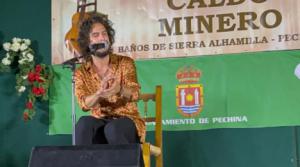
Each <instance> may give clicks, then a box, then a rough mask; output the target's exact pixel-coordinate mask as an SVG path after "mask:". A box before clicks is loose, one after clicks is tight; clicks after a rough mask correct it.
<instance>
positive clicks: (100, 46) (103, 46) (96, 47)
mask: <svg viewBox="0 0 300 167" xmlns="http://www.w3.org/2000/svg"><path fill="white" fill-rule="evenodd" d="M89 49H90V51H91V53H92V54H93V55H94V56H97V57H99V58H104V57H106V56H107V55H108V54H109V52H110V50H111V45H110V43H109V41H102V42H100V43H95V44H90V45H89Z"/></svg>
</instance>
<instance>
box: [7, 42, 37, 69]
mask: <svg viewBox="0 0 300 167" xmlns="http://www.w3.org/2000/svg"><path fill="white" fill-rule="evenodd" d="M30 44H31V41H30V40H29V39H21V38H16V37H15V38H13V39H12V42H6V43H4V44H3V49H4V50H5V51H7V53H6V57H4V58H3V59H2V64H3V65H6V66H8V65H10V64H11V63H12V61H13V57H12V54H14V52H15V53H20V55H19V61H18V63H19V64H24V63H30V62H32V61H33V54H32V52H31V49H30V48H29V45H30Z"/></svg>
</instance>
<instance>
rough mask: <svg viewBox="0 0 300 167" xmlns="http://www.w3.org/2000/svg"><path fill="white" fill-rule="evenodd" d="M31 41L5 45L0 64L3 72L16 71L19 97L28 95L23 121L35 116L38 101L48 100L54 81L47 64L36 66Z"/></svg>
mask: <svg viewBox="0 0 300 167" xmlns="http://www.w3.org/2000/svg"><path fill="white" fill-rule="evenodd" d="M30 45H31V41H30V40H29V39H20V38H13V39H12V41H11V42H6V43H4V44H3V49H4V50H5V51H6V54H5V57H4V58H3V59H2V61H1V63H0V71H1V72H9V71H10V70H11V69H16V90H17V92H18V95H21V94H23V93H28V95H27V99H26V105H25V109H24V112H23V119H24V120H25V121H27V120H30V119H32V118H33V116H34V115H35V109H34V108H35V107H34V106H35V102H36V99H40V100H48V89H49V84H50V82H51V80H52V77H53V75H52V69H51V67H50V66H47V65H46V64H36V62H35V57H34V51H33V49H32V48H30Z"/></svg>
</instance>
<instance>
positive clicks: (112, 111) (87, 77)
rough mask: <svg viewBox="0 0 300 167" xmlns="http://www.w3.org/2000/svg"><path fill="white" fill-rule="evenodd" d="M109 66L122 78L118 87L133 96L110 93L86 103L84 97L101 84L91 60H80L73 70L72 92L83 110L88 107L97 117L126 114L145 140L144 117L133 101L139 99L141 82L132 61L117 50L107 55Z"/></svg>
mask: <svg viewBox="0 0 300 167" xmlns="http://www.w3.org/2000/svg"><path fill="white" fill-rule="evenodd" d="M109 56H110V57H109V68H110V69H111V71H112V73H113V74H114V75H115V76H116V77H117V78H120V80H121V82H120V83H121V88H122V87H126V88H130V90H131V91H132V96H131V98H130V100H128V99H126V98H125V97H122V96H121V95H113V96H111V97H110V98H108V99H102V100H100V101H99V104H97V105H96V106H94V107H93V108H89V107H87V106H86V105H85V103H84V99H85V97H87V96H89V95H92V94H94V93H95V92H96V91H97V90H98V89H99V88H100V85H101V82H102V79H101V78H100V77H99V76H98V74H97V73H96V72H95V70H94V68H92V61H87V62H85V63H83V64H82V65H81V66H80V67H79V68H77V69H76V71H75V94H76V96H77V99H78V103H79V105H80V107H81V108H82V110H83V111H90V112H91V115H92V116H94V117H96V118H102V117H113V118H114V117H115V118H118V117H128V118H130V119H132V120H133V121H134V123H135V125H136V128H137V131H138V135H139V136H140V139H141V142H144V141H145V121H144V120H143V119H142V118H141V117H140V115H139V112H138V108H137V104H136V101H137V100H138V96H139V91H140V85H139V83H138V82H137V76H136V68H135V64H134V61H133V60H132V59H131V58H129V57H126V56H120V55H116V54H110V55H109Z"/></svg>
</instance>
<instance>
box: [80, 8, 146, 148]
mask: <svg viewBox="0 0 300 167" xmlns="http://www.w3.org/2000/svg"><path fill="white" fill-rule="evenodd" d="M114 35H115V31H114V29H113V28H112V23H111V21H109V20H108V19H107V17H106V16H105V15H102V14H97V13H94V14H90V17H89V18H87V19H85V20H84V21H83V22H82V24H81V26H80V30H79V37H78V43H79V47H80V50H81V51H82V55H83V57H84V63H83V64H82V65H81V66H80V67H79V68H78V69H77V70H76V72H75V93H76V96H77V99H78V102H79V105H80V106H81V108H82V110H84V111H90V112H91V116H84V117H81V118H80V119H79V121H78V122H77V124H76V136H75V138H76V144H77V145H90V144H106V143H108V144H129V143H140V142H143V141H144V139H145V122H144V121H143V119H141V117H140V115H139V113H138V109H137V105H136V102H135V101H136V100H137V99H138V95H139V90H140V86H139V84H138V82H137V77H136V68H135V65H134V61H133V60H132V59H131V58H129V57H125V56H119V55H116V54H113V53H112V49H111V46H112V44H113V43H114Z"/></svg>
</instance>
